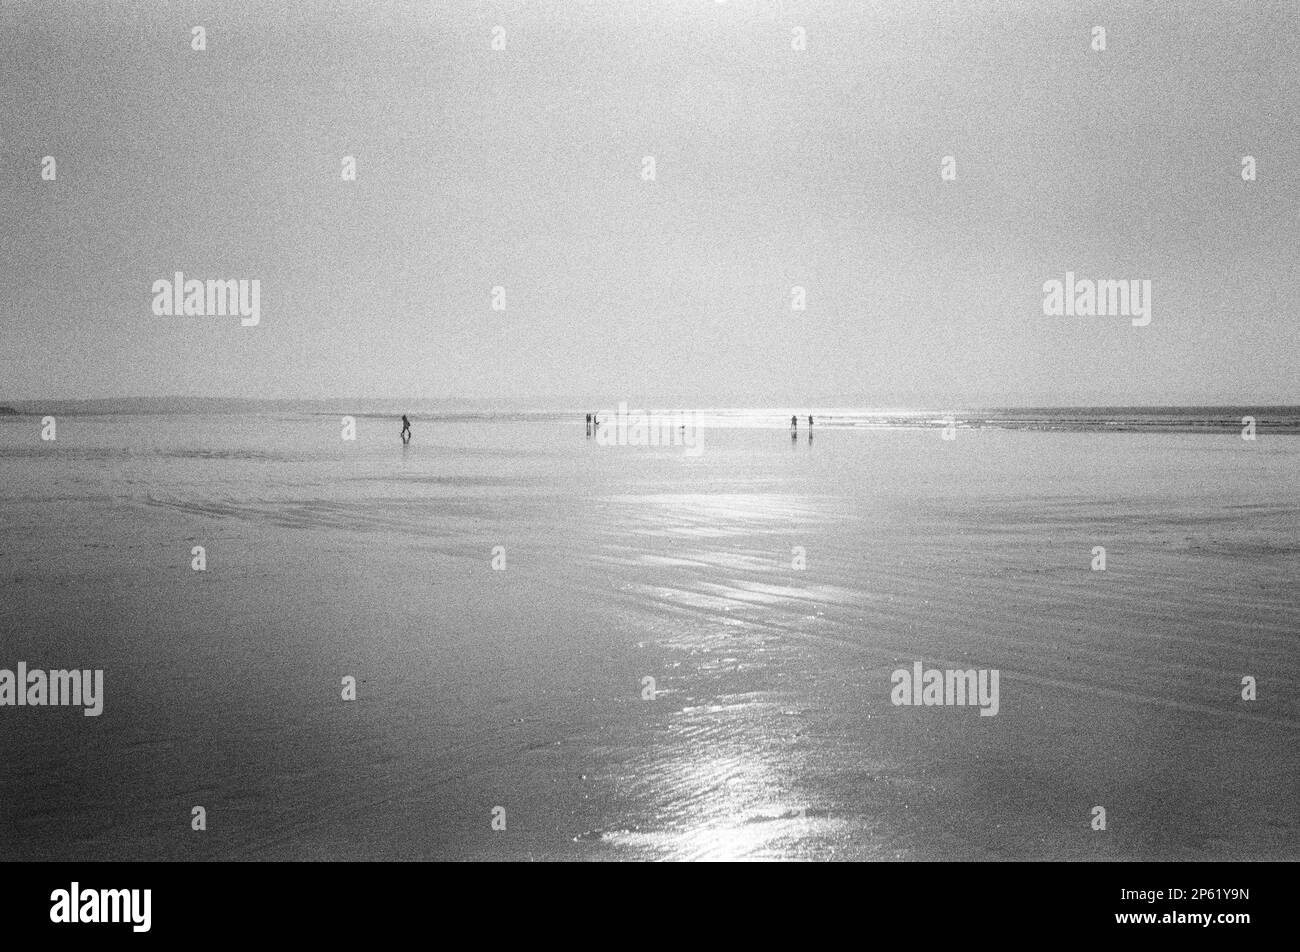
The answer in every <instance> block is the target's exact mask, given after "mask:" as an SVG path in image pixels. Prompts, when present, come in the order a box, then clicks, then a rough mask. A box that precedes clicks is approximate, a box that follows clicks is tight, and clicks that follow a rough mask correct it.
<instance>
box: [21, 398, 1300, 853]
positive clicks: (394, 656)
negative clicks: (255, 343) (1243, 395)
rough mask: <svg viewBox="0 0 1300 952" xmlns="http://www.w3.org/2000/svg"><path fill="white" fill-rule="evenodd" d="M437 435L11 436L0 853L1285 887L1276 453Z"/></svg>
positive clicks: (1245, 447)
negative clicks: (913, 869) (10, 677)
mask: <svg viewBox="0 0 1300 952" xmlns="http://www.w3.org/2000/svg"><path fill="white" fill-rule="evenodd" d="M414 425H415V441H414V442H413V443H412V445H411V446H410V447H409V448H407V449H406V450H405V451H404V450H403V448H402V447H401V445H400V444H399V443H398V441H397V437H396V427H395V426H390V425H389V423H388V421H382V422H381V421H372V420H362V421H361V433H360V439H359V440H358V441H357V443H355V444H343V443H342V442H341V441H339V439H338V421H337V420H336V419H312V418H310V417H306V416H292V415H281V416H269V417H257V418H254V417H237V416H211V417H194V418H153V419H150V420H144V419H143V418H134V417H117V418H114V417H82V418H66V419H64V420H61V421H60V431H59V440H58V442H57V444H55V445H41V444H40V443H39V442H38V441H34V440H33V439H32V435H33V433H34V430H31V428H30V427H27V426H25V425H24V424H22V423H15V422H11V421H6V422H5V423H3V424H2V425H0V518H3V525H4V532H3V534H2V536H0V538H2V541H0V585H3V594H4V597H3V599H2V600H0V668H13V667H14V666H15V665H16V663H17V662H18V661H26V662H27V663H28V664H29V665H32V666H38V665H39V666H43V667H47V668H59V667H73V666H75V667H79V668H103V669H104V672H105V695H106V697H105V703H104V713H103V714H102V716H100V717H98V718H88V717H83V716H82V714H81V712H80V711H79V710H77V709H59V708H11V707H5V708H0V728H2V729H0V764H2V765H3V767H2V768H0V859H6V860H13V859H79V860H97V859H105V860H106V859H159V858H179V859H320V860H350V859H529V858H534V859H597V860H603V859H625V858H652V859H661V858H663V859H687V858H689V859H724V858H759V859H762V858H798V859H1030V858H1035V859H1036V858H1046V859H1079V860H1086V859H1267V858H1287V859H1295V858H1298V857H1300V806H1298V805H1297V800H1296V798H1295V796H1294V793H1295V778H1296V777H1297V776H1300V743H1298V742H1300V701H1298V700H1297V692H1296V684H1297V677H1298V675H1300V652H1298V651H1297V642H1296V639H1297V620H1298V619H1300V587H1298V586H1297V581H1298V580H1300V505H1298V504H1297V498H1296V495H1295V490H1294V486H1295V473H1296V471H1297V462H1298V461H1300V439H1297V438H1296V437H1293V436H1277V437H1271V438H1267V439H1261V440H1259V441H1257V442H1255V443H1248V442H1245V441H1242V440H1240V439H1239V438H1236V437H1234V436H1232V435H1215V434H1181V433H1167V434H1166V433H1160V434H1149V433H1144V434H1129V433H1068V432H1067V433H1042V432H1032V431H1021V432H1010V431H994V430H978V431H977V430H969V431H968V430H962V431H959V433H958V436H957V439H956V440H953V441H951V442H949V441H944V440H941V438H940V435H939V432H938V431H936V430H906V429H900V430H874V431H849V430H836V429H833V428H825V429H820V430H819V431H818V432H817V434H816V437H815V441H814V442H813V444H812V445H811V446H810V445H809V444H808V442H807V438H806V434H804V433H802V432H801V434H800V436H799V439H798V441H797V442H794V443H792V442H791V440H790V439H789V436H788V434H786V433H784V432H781V431H779V430H766V429H747V430H745V429H742V430H716V431H706V433H705V437H704V451H703V453H702V454H701V455H699V456H698V457H690V456H687V455H685V454H683V453H682V452H681V449H680V448H675V449H674V448H657V447H656V448H652V447H602V446H597V445H596V444H595V442H594V441H590V440H586V439H584V437H583V433H582V427H581V425H580V424H579V425H578V426H577V427H574V426H570V425H563V424H550V423H496V424H482V425H471V424H447V425H442V426H437V425H433V424H429V423H423V422H421V421H419V420H417V421H415V424H414ZM390 430H391V432H390ZM195 545H202V546H205V548H206V550H207V558H208V568H207V571H206V572H202V573H200V572H194V571H192V570H191V567H190V561H191V555H190V550H191V547H192V546H195ZM1098 545H1101V546H1105V547H1106V551H1107V568H1106V570H1105V571H1093V570H1092V569H1091V567H1090V564H1091V562H1092V560H1093V555H1092V550H1093V547H1094V546H1098ZM494 546H504V547H505V552H506V568H505V570H504V571H494V570H493V569H492V567H491V561H492V558H493V551H492V550H493V547H494ZM795 547H802V548H803V549H804V550H805V553H806V563H807V567H806V568H805V569H802V570H798V569H794V568H792V559H793V553H792V550H793V549H794V548H795ZM915 661H922V662H924V664H925V665H926V666H927V667H939V668H985V669H991V668H996V669H998V670H999V671H1000V672H1001V689H1000V694H1001V697H1000V710H999V713H998V714H997V715H996V716H992V717H981V716H979V713H978V710H977V709H976V708H973V707H965V708H960V707H924V706H922V707H899V706H895V705H893V704H891V701H890V689H891V680H890V674H891V672H892V671H893V670H894V669H896V668H910V667H911V665H912V663H913V662H915ZM1245 675H1252V676H1254V677H1256V678H1258V693H1259V696H1258V699H1257V700H1255V701H1243V700H1242V699H1241V697H1240V692H1241V679H1242V677H1243V676H1245ZM344 676H353V677H355V678H356V679H357V682H358V689H357V690H358V697H357V700H356V701H354V702H345V701H343V700H342V699H341V698H340V691H341V686H340V680H341V678H343V677H344ZM646 677H652V678H654V679H655V688H656V695H655V697H654V699H653V700H647V699H644V698H643V696H642V695H643V679H644V678H646ZM195 805H202V806H204V807H205V809H206V811H207V824H208V828H207V830H206V831H204V832H195V831H193V830H191V828H190V818H191V808H192V807H193V806H195ZM1099 805H1100V806H1104V807H1105V809H1106V813H1107V829H1106V830H1105V831H1104V832H1102V831H1094V830H1093V829H1091V828H1090V820H1091V819H1092V814H1091V811H1092V810H1093V808H1094V807H1095V806H1099ZM497 806H501V807H504V808H505V826H506V828H505V830H494V829H493V828H492V819H493V809H494V807H497Z"/></svg>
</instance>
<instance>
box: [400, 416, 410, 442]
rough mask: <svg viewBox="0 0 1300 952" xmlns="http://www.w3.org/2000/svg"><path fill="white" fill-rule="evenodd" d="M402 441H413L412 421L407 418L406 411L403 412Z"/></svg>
mask: <svg viewBox="0 0 1300 952" xmlns="http://www.w3.org/2000/svg"><path fill="white" fill-rule="evenodd" d="M402 442H403V443H409V442H411V421H410V420H408V419H407V418H406V414H405V413H403V414H402Z"/></svg>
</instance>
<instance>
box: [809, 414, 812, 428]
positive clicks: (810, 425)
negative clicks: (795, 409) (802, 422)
mask: <svg viewBox="0 0 1300 952" xmlns="http://www.w3.org/2000/svg"><path fill="white" fill-rule="evenodd" d="M808 429H810V430H811V429H812V414H811V413H810V414H808Z"/></svg>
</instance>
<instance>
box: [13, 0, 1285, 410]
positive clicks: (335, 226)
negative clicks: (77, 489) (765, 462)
mask: <svg viewBox="0 0 1300 952" xmlns="http://www.w3.org/2000/svg"><path fill="white" fill-rule="evenodd" d="M195 26H202V27H203V28H204V31H205V39H206V49H204V50H195V49H193V48H192V45H191V44H192V40H193V35H192V29H193V27H195ZM1098 26H1101V27H1104V29H1105V49H1104V50H1098V49H1094V45H1095V42H1096V41H1095V33H1094V28H1095V27H1098ZM496 27H501V31H496V30H495V28H496ZM796 28H801V30H802V34H801V35H802V36H803V37H805V38H806V48H804V49H795V48H794V47H795V46H797V45H799V44H798V43H797V42H796V39H797V34H796ZM494 36H495V37H496V38H497V39H498V45H500V38H502V37H504V49H493V41H494ZM1297 41H1300V5H1297V4H1296V3H1294V2H1293V0H1286V2H1244V0H1241V2H1214V3H1211V2H1209V0H1186V2H1142V3H1133V2H1119V3H1087V2H1074V3H1058V2H1050V0H1049V2H1042V0H1033V2H1030V0H1004V2H996V3H993V2H990V3H975V2H971V3H965V2H953V0H942V2H929V0H888V2H870V0H823V2H793V0H784V2H778V0H727V2H725V3H723V2H718V0H455V2H452V0H425V2H382V0H375V2H367V3H361V2H357V0H353V2H346V3H344V2H334V0H325V2H321V0H313V2H310V3H297V2H295V3H279V2H276V3H272V2H233V0H223V2H219V3H218V2H214V3H199V2H170V3H169V2H162V0H157V2H139V3H127V2H93V0H0V401H3V400H4V399H10V400H25V399H36V398H61V399H76V398H95V397H127V396H163V395H184V396H220V397H250V398H356V397H410V398H421V399H436V398H443V397H462V398H471V399H499V400H512V401H517V402H525V403H526V402H527V401H528V400H530V399H535V398H546V399H557V398H558V399H572V400H574V401H575V402H576V403H578V404H579V405H583V404H585V403H588V402H591V403H593V404H594V403H595V402H597V401H599V402H600V405H606V404H613V403H616V402H618V401H621V400H627V401H628V402H629V403H630V404H632V405H641V406H648V405H654V406H679V405H685V406H706V405H733V406H763V405H799V404H814V403H815V404H818V405H850V404H852V405H864V406H935V405H941V404H959V405H1106V404H1110V405H1133V404H1151V403H1154V404H1178V403H1181V404H1213V403H1227V404H1247V403H1261V404H1263V403H1274V404H1279V403H1300V366H1298V365H1300V323H1298V322H1297V317H1298V316H1300V315H1298V314H1297V307H1296V303H1295V302H1296V298H1297V294H1298V293H1300V256H1298V254H1297V252H1298V250H1300V187H1297V184H1296V176H1297V174H1298V173H1300V135H1297V130H1296V126H1295V117H1296V116H1297V115H1298V114H1300V57H1298V56H1297V55H1296V54H1295V52H1294V50H1295V48H1296V46H1297ZM1247 155H1249V156H1253V157H1254V159H1255V163H1256V174H1257V178H1256V179H1255V180H1254V181H1245V180H1243V177H1242V159H1243V157H1244V156H1247ZM45 156H53V157H54V159H55V161H56V163H57V165H56V169H55V172H56V177H55V179H54V180H53V181H50V180H47V179H43V178H42V170H43V168H44V167H45V164H44V162H43V160H44V157H45ZM345 156H352V157H354V158H355V164H356V178H355V180H354V181H348V180H344V178H343V174H342V166H343V159H344V157H345ZM646 156H653V157H654V164H655V169H654V171H655V177H654V180H653V181H647V180H646V179H645V178H644V176H643V168H644V165H643V163H644V158H645V157H646ZM945 156H951V157H952V158H953V160H954V161H955V170H956V178H955V179H954V180H944V178H943V177H942V176H941V169H942V164H943V160H944V157H945ZM177 271H181V272H183V273H184V274H185V275H186V277H187V278H198V279H201V280H202V279H245V280H250V281H251V280H257V281H259V282H260V292H261V313H260V323H258V325H257V326H248V327H246V326H243V325H242V323H241V321H240V320H239V319H238V318H237V317H236V318H231V317H229V316H178V315H158V314H156V313H155V312H154V308H153V301H154V294H153V290H152V288H153V285H154V282H155V281H158V280H160V279H168V280H170V279H171V277H172V275H173V274H174V273H175V272H177ZM1067 271H1070V272H1074V274H1075V275H1076V276H1077V278H1080V279H1082V278H1091V279H1097V280H1149V281H1150V282H1151V287H1152V314H1151V322H1150V323H1149V324H1147V325H1146V326H1142V327H1138V326H1134V325H1133V324H1132V322H1131V321H1130V320H1129V318H1127V317H1125V316H1122V315H1120V316H1116V315H1108V316H1080V315H1071V316H1064V315H1046V314H1044V308H1043V300H1044V290H1043V286H1044V283H1045V282H1048V281H1051V280H1058V281H1064V279H1065V274H1066V272H1067ZM796 286H798V287H802V288H804V289H805V293H806V302H807V306H806V309H805V310H802V311H795V310H792V308H791V304H792V300H793V298H792V291H791V289H792V288H793V287H796ZM494 287H502V288H504V289H505V310H504V311H498V310H494V309H493V307H492V294H493V291H492V289H493V288H494Z"/></svg>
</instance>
